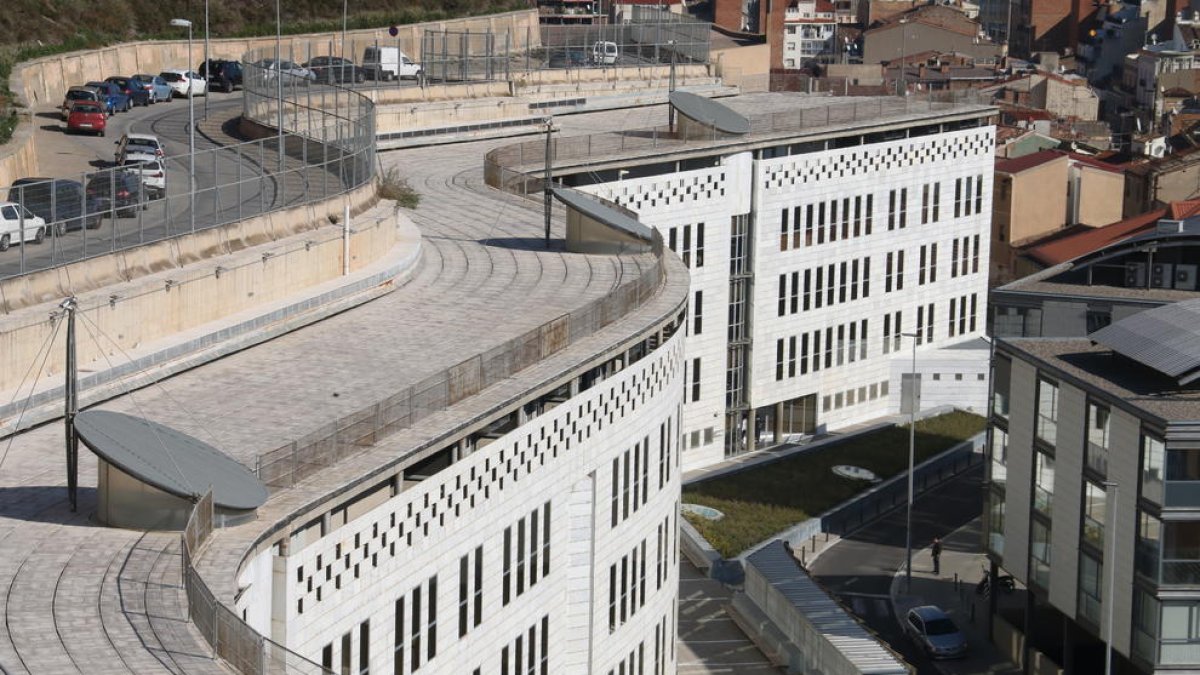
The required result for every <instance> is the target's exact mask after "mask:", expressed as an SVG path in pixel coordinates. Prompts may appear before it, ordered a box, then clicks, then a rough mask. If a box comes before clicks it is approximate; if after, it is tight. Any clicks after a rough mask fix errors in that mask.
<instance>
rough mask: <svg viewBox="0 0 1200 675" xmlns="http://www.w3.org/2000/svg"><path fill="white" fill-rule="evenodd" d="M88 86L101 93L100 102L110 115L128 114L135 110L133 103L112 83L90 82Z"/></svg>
mask: <svg viewBox="0 0 1200 675" xmlns="http://www.w3.org/2000/svg"><path fill="white" fill-rule="evenodd" d="M87 86H89V87H92V88H93V89H95V90H96V91H97V92H99V93H100V100H101V101H102V102H103V103H104V105H105V107H106V108H107V109H108V112H109V113H110V114H111V113H119V112H128V111H129V110H130V109H131V108H133V101H132V100H130V98H129V97H128V96H126V95H125V93H124V92H122V91H121V88H120V87H118V86H117V85H115V84H113V83H112V82H88V83H87Z"/></svg>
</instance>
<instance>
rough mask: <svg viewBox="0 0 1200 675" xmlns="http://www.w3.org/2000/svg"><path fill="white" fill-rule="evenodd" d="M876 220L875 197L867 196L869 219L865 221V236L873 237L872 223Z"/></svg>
mask: <svg viewBox="0 0 1200 675" xmlns="http://www.w3.org/2000/svg"><path fill="white" fill-rule="evenodd" d="M874 218H875V195H873V194H869V195H867V217H866V219H865V220H864V221H863V235H864V236H870V235H871V221H872V220H874Z"/></svg>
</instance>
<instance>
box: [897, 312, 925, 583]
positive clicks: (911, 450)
mask: <svg viewBox="0 0 1200 675" xmlns="http://www.w3.org/2000/svg"><path fill="white" fill-rule="evenodd" d="M901 335H902V336H904V337H907V338H910V339H911V340H912V368H911V369H910V370H909V376H908V507H907V511H906V513H905V517H904V523H905V525H904V559H905V560H907V561H908V564H907V565H906V566H905V568H904V584H905V590H906V591H911V590H912V509H913V464H914V460H915V459H916V454H917V453H916V450H917V408H918V407H920V403H919V401H920V393H919V392H920V390H919V388H918V387H917V340H918V339H920V337H921V331H920V330H919V327H918V330H917V331H916V332H914V333H901Z"/></svg>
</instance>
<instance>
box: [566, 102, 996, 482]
mask: <svg viewBox="0 0 1200 675" xmlns="http://www.w3.org/2000/svg"><path fill="white" fill-rule="evenodd" d="M677 98H679V97H678V96H677ZM692 98H695V97H692ZM683 99H684V100H685V101H686V100H687V96H684V97H683ZM684 105H685V106H686V105H689V104H688V103H686V102H685V104H684ZM701 105H703V104H701ZM727 106H728V109H729V112H730V113H731V114H732V113H739V114H741V115H742V116H743V117H744V118H745V119H746V120H747V121H749V132H748V133H743V134H738V133H736V132H734V133H721V132H720V131H719V130H717V131H715V132H708V133H707V137H704V136H705V135H706V132H704V131H702V130H700V131H696V133H695V135H696V136H698V137H697V138H694V139H693V140H691V141H688V142H685V143H678V144H674V145H668V144H659V145H658V146H657V147H649V148H643V149H640V151H632V150H630V149H629V148H630V145H629V144H626V146H625V147H626V151H625V152H624V153H623V155H622V156H621V157H620V158H618V159H614V158H611V157H604V158H599V159H594V160H593V161H592V162H590V163H589V165H588V170H587V171H586V172H581V173H575V174H573V175H567V176H566V177H565V178H564V181H565V182H567V183H568V184H574V185H576V186H578V187H580V189H583V190H586V191H588V192H591V193H593V194H596V195H598V196H600V197H602V198H605V199H609V200H612V201H614V202H616V203H617V204H619V205H621V206H623V207H625V208H628V209H630V210H631V211H632V212H634V213H636V214H637V217H638V218H639V219H640V220H641V221H642V222H644V223H646V224H649V225H652V226H654V227H656V228H658V229H659V231H660V232H662V234H663V237H664V239H666V241H667V244H668V246H670V247H671V248H672V249H674V250H675V251H676V253H678V254H679V255H680V256H681V257H682V258H683V261H684V263H685V264H686V265H687V266H688V268H689V270H690V272H691V278H692V298H691V303H690V309H689V320H688V324H687V326H686V328H687V331H688V336H687V338H686V345H685V350H684V351H685V354H686V358H687V361H688V363H687V367H686V373H685V374H686V377H687V388H686V390H685V392H684V401H685V403H684V407H683V447H684V455H683V457H684V466H685V468H695V467H700V466H704V465H707V464H711V463H714V462H717V461H720V460H721V459H723V458H724V457H727V456H730V455H734V454H739V453H741V452H745V451H748V450H751V449H753V448H756V447H764V446H768V445H772V444H775V443H778V442H781V441H783V440H785V439H787V438H789V437H793V436H796V435H800V434H811V433H813V432H816V431H822V430H834V429H837V428H839V427H842V426H845V425H849V424H854V423H856V422H860V421H864V420H869V419H873V418H877V417H880V416H883V415H887V414H890V413H895V412H899V410H900V403H901V401H900V386H899V382H900V379H899V376H900V375H902V374H903V373H907V372H908V371H909V369H910V368H911V354H912V352H911V343H910V342H909V341H908V339H907V338H906V337H904V334H906V333H907V334H911V335H913V336H914V338H915V340H916V343H917V345H918V350H917V351H918V353H917V362H918V365H917V371H918V373H919V377H920V379H921V381H922V384H923V391H924V398H923V407H932V405H936V404H938V403H947V404H956V405H959V406H961V407H968V408H976V409H978V410H981V411H982V410H984V409H985V406H986V400H987V372H988V370H987V369H988V366H987V359H988V348H987V345H986V343H984V342H983V341H982V340H980V339H979V338H981V337H982V336H983V335H984V331H985V323H986V316H987V314H986V305H987V260H988V241H989V235H988V233H989V231H990V223H991V210H992V207H991V198H992V197H991V195H992V164H993V148H994V144H995V142H994V138H995V130H994V127H993V126H992V125H991V123H990V121H989V116H990V115H991V114H992V112H993V111H992V109H990V108H988V107H986V106H983V105H975V104H960V103H936V104H933V105H930V104H929V103H928V102H926V101H924V100H913V99H910V100H908V101H907V102H905V101H903V100H900V99H896V98H883V97H880V98H827V97H812V96H806V95H793V94H778V93H775V94H762V95H750V96H740V97H737V98H734V99H728V100H727ZM704 107H707V106H704ZM709 114H710V112H709V111H706V110H701V111H700V112H698V113H697V115H696V116H697V117H700V118H705V119H710V118H707V117H705V116H706V115H709ZM711 114H718V113H711ZM735 116H736V115H735ZM679 118H680V125H681V129H685V133H687V132H686V129H690V128H693V127H699V128H703V127H704V126H705V125H704V124H699V125H694V124H691V123H690V122H689V118H688V117H687V115H686V114H685V112H683V111H680V113H679ZM710 121H711V120H710ZM720 123H721V122H720V121H718V124H720ZM689 125H690V126H689ZM730 125H733V126H736V124H735V123H734V122H733V121H730ZM733 126H730V128H731V129H732V128H733ZM556 174H559V175H561V174H570V168H567V167H556Z"/></svg>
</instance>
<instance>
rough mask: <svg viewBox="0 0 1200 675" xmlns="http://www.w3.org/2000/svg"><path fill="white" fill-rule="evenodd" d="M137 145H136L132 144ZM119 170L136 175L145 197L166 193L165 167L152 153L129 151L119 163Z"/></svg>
mask: <svg viewBox="0 0 1200 675" xmlns="http://www.w3.org/2000/svg"><path fill="white" fill-rule="evenodd" d="M133 147H137V146H133ZM121 170H123V171H128V172H129V173H131V174H133V175H135V176H137V177H138V179H139V180H141V182H142V192H143V193H144V194H145V196H146V199H162V198H163V197H164V196H166V194H167V169H166V167H165V166H163V162H162V161H161V160H159V159H158V158H157V157H155V156H154V155H151V154H148V153H144V152H130V153H129V154H127V155H125V161H124V162H122V163H121Z"/></svg>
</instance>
